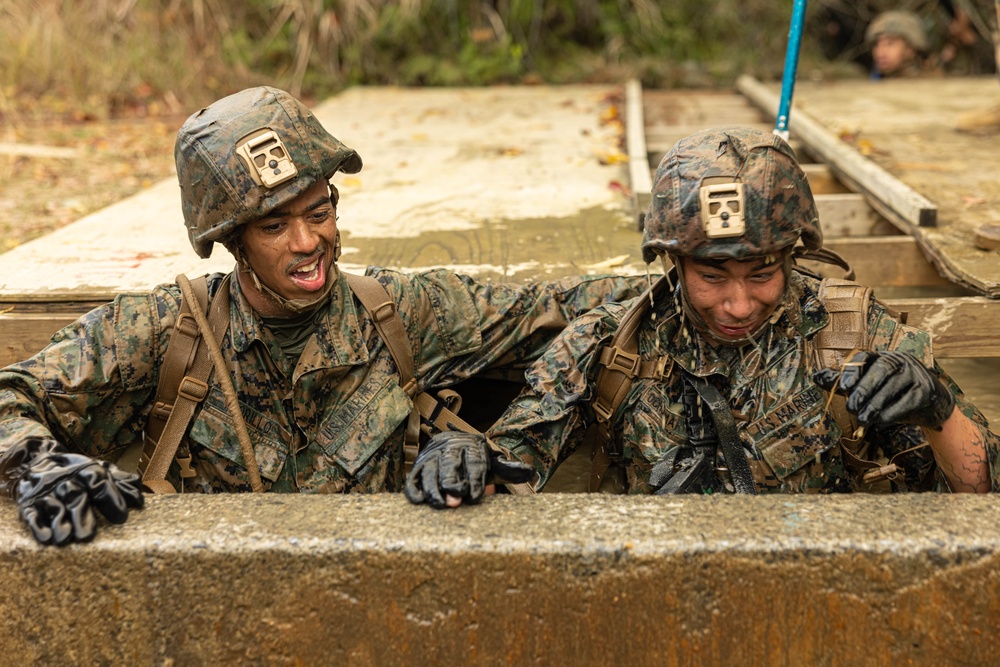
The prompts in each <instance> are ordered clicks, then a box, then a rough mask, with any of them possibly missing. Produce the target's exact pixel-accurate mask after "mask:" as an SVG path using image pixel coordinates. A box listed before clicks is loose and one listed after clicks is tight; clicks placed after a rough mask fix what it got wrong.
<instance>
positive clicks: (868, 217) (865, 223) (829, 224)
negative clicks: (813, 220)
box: [813, 192, 879, 238]
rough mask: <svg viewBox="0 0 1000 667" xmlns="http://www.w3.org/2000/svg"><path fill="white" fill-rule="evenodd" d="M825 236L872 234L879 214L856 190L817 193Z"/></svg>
mask: <svg viewBox="0 0 1000 667" xmlns="http://www.w3.org/2000/svg"><path fill="white" fill-rule="evenodd" d="M813 198H814V199H815V200H816V210H817V212H818V213H819V222H820V226H821V227H822V228H823V236H824V237H830V238H834V237H844V236H871V235H872V231H873V229H874V228H875V225H876V223H877V222H878V220H879V216H878V214H877V213H875V211H873V210H872V207H871V206H869V205H868V202H867V201H866V200H865V196H864V195H861V194H858V193H856V192H842V193H837V194H825V195H815V196H814V197H813Z"/></svg>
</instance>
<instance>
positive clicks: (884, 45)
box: [872, 34, 917, 75]
mask: <svg viewBox="0 0 1000 667" xmlns="http://www.w3.org/2000/svg"><path fill="white" fill-rule="evenodd" d="M916 57H917V52H916V51H914V50H913V47H912V46H910V43H909V42H907V41H906V40H905V39H903V38H902V37H898V36H896V35H885V34H883V35H879V36H878V39H877V40H875V46H874V47H872V60H873V61H875V69H877V70H878V71H879V72H881V73H882V74H885V75H889V74H895V73H896V72H898V71H899V70H901V69H903V68H904V67H906V66H907V65H909V64H910V63H911V62H913V61H914V60H915V59H916Z"/></svg>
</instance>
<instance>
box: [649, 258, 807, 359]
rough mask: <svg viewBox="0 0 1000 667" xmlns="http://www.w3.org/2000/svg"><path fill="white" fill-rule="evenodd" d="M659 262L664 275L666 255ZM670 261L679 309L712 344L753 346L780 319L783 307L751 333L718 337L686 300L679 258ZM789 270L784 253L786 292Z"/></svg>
mask: <svg viewBox="0 0 1000 667" xmlns="http://www.w3.org/2000/svg"><path fill="white" fill-rule="evenodd" d="M660 261H661V262H662V263H663V271H664V273H667V272H668V271H669V268H670V267H669V266H668V265H667V253H664V254H662V255H660ZM670 261H671V262H672V263H673V265H674V266H675V267H676V268H677V278H678V280H679V281H680V284H681V308H682V309H683V311H684V315H685V316H686V317H687V318H688V319H689V320H690V321H691V324H692V325H693V326H694V328H695V329H697V330H698V332H699V333H700V334H701V335H703V336H705V337H706V338H708V339H709V340H710V341H712V342H714V343H718V344H720V345H727V346H729V347H743V346H745V345H751V344H755V343H756V340H757V339H758V338H761V337H763V335H764V332H765V331H766V330H767V328H768V327H769V326H771V325H772V324H774V323H775V322H776V321H777V320H778V318H779V317H781V314H782V312H784V306H783V305H779V306H777V307H776V308H775V309H774V312H772V313H771V316H770V317H769V318H768V319H767V322H765V323H764V324H763V325H761V326H760V327H758V328H757V330H756V331H754V332H753V333H748V334H746V335H745V336H740V337H739V338H730V337H728V336H720V335H719V334H717V333H715V332H714V331H712V328H711V327H709V326H708V323H707V322H705V319H704V318H703V317H702V316H701V315H699V314H698V312H697V311H695V309H694V308H692V307H691V303H690V301H689V300H688V291H687V279H686V277H685V275H684V267H683V264H682V262H681V261H680V258H678V257H674V256H672V255H671V256H670ZM790 269H791V261H790V255H789V253H786V254H785V258H784V259H783V260H782V268H781V270H782V273H783V274H784V276H785V290H786V292H787V290H788V289H789V280H788V277H789V275H788V274H789V271H790Z"/></svg>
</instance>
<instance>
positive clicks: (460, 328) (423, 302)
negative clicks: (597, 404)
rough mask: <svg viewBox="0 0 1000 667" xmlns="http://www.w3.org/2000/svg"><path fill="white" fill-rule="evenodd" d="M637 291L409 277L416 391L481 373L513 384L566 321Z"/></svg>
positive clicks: (612, 285)
mask: <svg viewBox="0 0 1000 667" xmlns="http://www.w3.org/2000/svg"><path fill="white" fill-rule="evenodd" d="M645 288H646V279H645V277H641V276H633V277H619V276H598V277H581V278H574V279H569V280H562V281H555V282H540V283H529V284H525V285H517V284H510V283H485V284H483V283H478V282H476V281H474V280H473V279H471V278H469V277H467V276H460V275H457V274H454V273H452V272H450V271H446V270H435V271H428V272H425V273H421V274H417V275H416V276H414V277H413V279H412V281H410V282H409V285H408V287H407V288H406V289H407V290H408V291H409V292H410V296H411V298H412V300H413V303H414V304H415V309H414V310H415V312H414V313H413V314H412V318H411V323H412V325H415V328H416V331H417V332H418V336H419V341H418V342H417V345H416V349H417V357H416V359H417V376H418V378H420V380H421V384H422V386H423V387H424V388H439V387H445V386H449V385H452V384H455V383H456V382H460V381H462V380H465V379H468V378H470V377H472V376H476V375H482V374H484V373H486V374H488V375H490V376H491V377H499V378H508V379H520V377H521V375H522V373H523V372H524V370H525V369H526V368H527V367H528V366H529V365H530V364H531V363H532V362H533V361H534V360H535V359H537V358H538V357H539V356H540V355H541V354H542V352H543V351H544V350H545V348H546V346H547V345H548V344H549V343H551V342H552V340H553V339H554V338H555V337H556V335H558V334H559V332H561V331H562V330H563V329H564V328H565V327H566V326H567V325H568V324H569V322H570V321H571V320H573V319H574V318H576V317H577V316H579V315H581V314H583V313H586V312H588V311H590V310H591V309H593V308H595V307H597V306H599V305H601V304H603V303H610V302H617V301H622V300H626V299H629V298H631V297H634V296H637V295H638V294H640V293H641V292H642V291H643V290H645ZM411 330H412V328H411Z"/></svg>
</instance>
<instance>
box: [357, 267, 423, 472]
mask: <svg viewBox="0 0 1000 667" xmlns="http://www.w3.org/2000/svg"><path fill="white" fill-rule="evenodd" d="M342 275H344V276H345V277H346V278H347V284H348V285H349V286H350V287H351V291H352V292H353V293H354V295H355V296H356V297H358V300H359V301H361V305H362V306H364V307H365V310H367V311H368V314H369V315H371V318H372V322H374V323H375V329H376V331H378V334H379V336H380V337H381V338H382V341H383V342H384V343H385V346H386V347H387V348H389V354H390V355H391V356H392V360H393V361H395V362H396V368H397V369H398V371H399V386H400V387H402V388H403V391H404V392H406V395H407V396H409V397H410V398H411V399H412V398H413V395H414V394H415V393H416V392H417V379H416V377H415V376H414V370H413V349H412V348H411V347H410V337H409V336H407V335H406V327H404V326H403V319H402V318H401V317H400V316H399V312H398V311H397V309H396V302H395V301H393V300H392V298H391V297H390V296H389V293H388V292H386V291H385V288H384V287H382V283H380V282H379V281H377V280H375V279H374V278H372V277H371V276H359V275H355V274H353V273H343V274H342ZM419 450H420V413H419V412H418V411H417V409H416V408H415V407H414V409H413V411H412V412H410V418H409V421H408V422H407V424H406V433H405V435H404V436H403V470H404V471H405V472H406V473H409V471H410V469H411V468H412V467H413V462H414V461H415V460H416V458H417V453H418V452H419Z"/></svg>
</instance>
